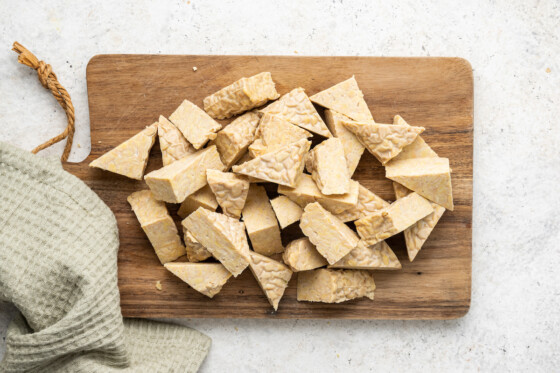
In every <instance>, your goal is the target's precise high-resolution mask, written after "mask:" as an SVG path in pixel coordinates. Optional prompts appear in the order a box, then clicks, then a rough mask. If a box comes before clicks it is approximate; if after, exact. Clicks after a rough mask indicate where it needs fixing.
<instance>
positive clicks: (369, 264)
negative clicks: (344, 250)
mask: <svg viewBox="0 0 560 373" xmlns="http://www.w3.org/2000/svg"><path fill="white" fill-rule="evenodd" d="M329 268H345V269H367V270H370V269H401V263H400V262H399V259H398V258H397V256H396V255H395V253H394V252H393V250H391V248H390V247H389V245H387V243H386V242H385V241H381V242H378V243H376V244H375V245H372V246H368V245H367V244H366V243H365V242H364V241H360V242H359V243H358V246H356V248H355V249H354V250H352V251H350V252H349V253H348V254H347V255H346V256H345V257H344V258H342V259H340V260H339V261H338V262H336V263H334V264H333V265H332V266H329Z"/></svg>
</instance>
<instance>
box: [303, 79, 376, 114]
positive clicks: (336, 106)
mask: <svg viewBox="0 0 560 373" xmlns="http://www.w3.org/2000/svg"><path fill="white" fill-rule="evenodd" d="M310 100H311V101H313V102H314V103H316V104H318V105H321V106H323V107H326V108H327V109H331V110H335V111H338V112H339V113H341V114H344V115H346V116H347V117H348V118H350V119H353V120H358V121H373V117H372V116H371V111H370V110H369V109H368V106H367V104H366V101H365V100H364V94H363V93H362V91H361V90H360V88H359V87H358V83H357V82H356V79H355V78H354V76H352V77H351V78H350V79H347V80H345V81H343V82H340V83H338V84H336V85H333V86H332V87H330V88H327V89H325V90H324V91H321V92H319V93H316V94H314V95H313V96H311V97H310Z"/></svg>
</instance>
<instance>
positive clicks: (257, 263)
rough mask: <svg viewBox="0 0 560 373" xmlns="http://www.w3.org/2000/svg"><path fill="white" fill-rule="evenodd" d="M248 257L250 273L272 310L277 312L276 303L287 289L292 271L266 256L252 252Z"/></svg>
mask: <svg viewBox="0 0 560 373" xmlns="http://www.w3.org/2000/svg"><path fill="white" fill-rule="evenodd" d="M250 257H251V261H250V263H249V268H251V272H253V275H254V276H255V278H256V279H257V282H258V283H259V285H260V287H261V289H262V290H263V292H264V294H265V295H266V297H267V299H268V301H269V302H270V304H271V305H272V307H273V308H274V310H275V311H276V310H278V303H279V302H280V299H282V296H283V295H284V290H286V288H287V287H288V282H290V278H291V277H292V271H291V270H290V269H289V268H288V267H286V266H285V265H284V264H282V263H280V262H277V261H276V260H274V259H271V258H269V257H267V256H264V255H261V254H257V253H255V252H252V253H251V255H250Z"/></svg>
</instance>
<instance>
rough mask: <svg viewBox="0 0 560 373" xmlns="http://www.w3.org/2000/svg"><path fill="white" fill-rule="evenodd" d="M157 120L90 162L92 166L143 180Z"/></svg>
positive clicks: (154, 136) (154, 139) (155, 132)
mask: <svg viewBox="0 0 560 373" xmlns="http://www.w3.org/2000/svg"><path fill="white" fill-rule="evenodd" d="M157 125H158V124H157V122H156V123H154V124H152V125H151V126H148V127H146V128H145V129H144V130H142V131H141V132H139V133H137V134H136V135H134V136H132V137H131V138H130V139H128V140H126V141H125V142H123V143H122V144H120V145H118V146H117V147H116V148H114V149H112V150H110V151H108V152H107V153H105V154H103V155H102V156H101V157H99V158H97V159H96V160H94V161H93V162H91V163H90V164H89V166H90V167H96V168H100V169H102V170H106V171H110V172H114V173H116V174H120V175H123V176H126V177H129V178H131V179H136V180H142V176H144V170H145V169H146V165H147V164H148V156H149V155H150V149H152V146H153V145H154V142H155V141H156V134H157Z"/></svg>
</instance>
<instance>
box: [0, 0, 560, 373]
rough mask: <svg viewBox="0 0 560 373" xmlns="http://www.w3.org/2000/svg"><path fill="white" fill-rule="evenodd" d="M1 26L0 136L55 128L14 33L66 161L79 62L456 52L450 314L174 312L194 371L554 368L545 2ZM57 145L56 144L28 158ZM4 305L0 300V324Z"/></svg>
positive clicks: (380, 4)
mask: <svg viewBox="0 0 560 373" xmlns="http://www.w3.org/2000/svg"><path fill="white" fill-rule="evenodd" d="M0 29H1V33H0V40H1V43H0V46H1V48H0V64H1V66H2V68H1V69H0V97H1V99H0V123H1V125H0V141H7V142H10V143H12V144H15V145H17V146H20V147H22V148H25V149H32V148H33V147H34V146H36V145H37V144H39V143H41V142H43V141H44V140H46V139H48V138H50V137H51V136H53V135H56V134H58V133H59V132H61V130H62V129H63V128H64V126H65V118H64V114H63V112H62V111H61V110H60V109H59V108H58V107H57V106H56V104H55V103H54V100H53V99H52V97H51V96H50V94H49V93H48V92H46V91H45V90H44V89H43V88H42V87H41V85H40V84H39V82H38V80H37V78H36V76H35V73H34V72H33V71H32V70H30V69H28V68H26V67H24V66H21V65H19V64H18V63H17V62H16V56H15V53H14V52H11V51H10V48H11V44H12V42H13V41H15V40H17V41H20V42H21V43H22V44H23V45H25V46H26V47H28V48H29V49H30V50H31V51H33V52H34V53H36V54H37V56H39V57H40V58H42V59H44V60H46V61H47V62H49V63H50V64H51V65H52V66H53V68H54V71H55V72H56V73H57V75H58V76H59V78H60V81H61V82H62V84H63V85H64V86H65V87H66V88H67V89H68V91H69V92H70V93H71V95H72V98H73V101H74V105H75V108H76V114H77V120H76V122H77V133H76V137H75V146H74V148H73V151H72V155H71V160H73V161H80V160H82V159H83V158H85V157H86V156H87V154H88V153H89V120H88V107H87V96H86V80H85V73H86V64H87V62H88V60H89V59H90V58H91V57H92V56H94V55H96V54H100V53H165V54H280V55H282V54H284V55H295V54H298V55H326V56H328V55H361V56H459V57H463V58H466V59H468V60H469V61H470V62H471V64H472V66H473V73H474V80H475V82H474V84H475V123H474V126H475V152H474V154H475V159H474V216H473V218H474V222H473V235H474V236H473V241H474V242H473V284H472V305H471V309H470V312H469V313H468V314H467V315H466V316H465V317H464V318H462V319H458V320H451V321H336V320H332V321H308V320H300V321H297V320H292V321H289V320H278V321H271V320H189V319H187V320H176V321H177V322H180V323H184V324H186V325H189V326H192V327H194V328H196V329H198V330H200V331H202V332H204V333H207V334H208V335H209V336H211V337H212V339H213V346H212V349H211V352H210V355H209V356H208V358H207V360H206V361H205V363H204V364H203V367H202V371H203V372H218V371H225V370H226V369H227V370H228V371H243V372H267V371H296V370H299V371H345V370H348V371H360V372H361V371H378V372H382V371H392V372H396V371H430V372H431V371H479V370H480V371H501V372H502V371H527V372H534V371H542V372H552V371H554V370H557V369H558V366H559V365H560V352H559V351H560V348H558V345H559V344H560V316H559V310H560V285H559V284H560V252H559V244H558V242H560V233H559V232H560V213H559V211H560V195H559V191H560V187H559V186H558V185H559V184H560V150H559V146H560V125H559V124H558V120H559V118H560V101H559V98H560V63H559V62H560V59H559V56H560V40H559V39H558V35H560V3H558V1H554V0H541V1H538V0H537V1H520V0H519V1H505V0H497V1H492V2H487V1H470V2H461V3H460V5H459V3H456V2H451V1H443V0H441V1H427V0H414V1H399V2H394V3H393V4H391V2H387V1H374V2H372V1H359V2H358V1H347V0H345V1H342V0H334V1H328V2H327V1H318V0H317V1H305V2H303V1H277V2H258V1H243V2H234V1H217V0H216V1H199V0H191V1H183V0H173V1H157V2H154V1H146V0H134V1H131V0H126V1H119V2H116V1H106V0H105V1H96V2H88V1H80V2H76V1H70V0H68V1H45V2H24V1H18V0H0ZM444 119H445V118H442V120H444ZM61 152H62V145H59V146H55V147H53V148H52V149H49V150H47V151H44V152H43V153H42V154H45V155H46V154H61ZM13 314H14V308H13V307H12V306H11V305H8V304H5V303H0V335H2V336H5V333H6V326H7V324H8V322H9V320H10V318H11V317H12V315H13ZM3 353H4V343H3V342H2V341H0V357H1V356H2V355H3Z"/></svg>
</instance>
